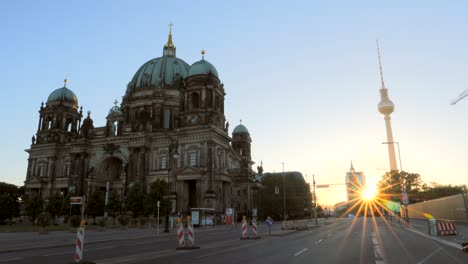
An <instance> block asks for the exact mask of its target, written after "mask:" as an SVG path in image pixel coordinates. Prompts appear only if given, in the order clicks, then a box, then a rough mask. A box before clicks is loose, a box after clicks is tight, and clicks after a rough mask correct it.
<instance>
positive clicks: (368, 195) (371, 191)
mask: <svg viewBox="0 0 468 264" xmlns="http://www.w3.org/2000/svg"><path fill="white" fill-rule="evenodd" d="M361 196H362V199H364V200H366V201H371V200H374V198H375V196H377V188H370V187H369V186H368V187H367V188H366V189H365V190H363V191H362V192H361Z"/></svg>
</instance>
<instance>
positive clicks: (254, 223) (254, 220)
mask: <svg viewBox="0 0 468 264" xmlns="http://www.w3.org/2000/svg"><path fill="white" fill-rule="evenodd" d="M257 234H258V233H257V220H256V219H255V218H254V219H252V237H251V238H252V239H259V238H260V237H259V236H258V235H257Z"/></svg>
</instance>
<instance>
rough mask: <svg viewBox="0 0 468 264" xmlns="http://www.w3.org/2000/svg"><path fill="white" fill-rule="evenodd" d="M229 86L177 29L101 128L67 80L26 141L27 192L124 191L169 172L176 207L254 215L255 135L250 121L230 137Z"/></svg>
mask: <svg viewBox="0 0 468 264" xmlns="http://www.w3.org/2000/svg"><path fill="white" fill-rule="evenodd" d="M202 55H204V51H202ZM225 95H226V91H225V88H224V85H223V83H222V82H221V81H220V79H219V76H218V72H217V71H216V68H215V67H214V66H213V65H212V64H211V63H209V62H208V61H207V60H205V59H204V58H202V60H200V61H197V62H195V63H193V64H192V65H189V64H187V63H186V62H185V61H183V60H182V59H180V58H177V57H176V47H175V45H174V43H173V41H172V30H170V31H169V36H168V40H167V43H166V44H165V45H164V47H163V55H162V57H158V58H154V59H151V60H149V61H148V62H146V63H145V64H143V65H142V66H141V67H140V68H139V69H138V70H137V71H136V73H135V75H134V76H133V78H132V80H131V81H130V83H129V84H128V85H127V89H126V91H125V94H124V96H123V98H122V102H121V103H120V105H119V103H118V102H117V101H116V102H115V105H114V106H113V107H112V108H111V109H110V110H109V114H108V115H107V117H106V125H105V126H103V127H94V125H93V119H92V118H91V113H90V112H89V111H88V113H87V116H86V117H85V118H83V117H84V116H83V110H82V107H79V105H78V98H77V96H76V95H75V94H74V93H73V91H72V90H70V88H69V87H67V82H66V80H65V84H64V87H62V88H59V89H56V90H55V91H53V92H52V93H51V94H50V95H49V97H48V98H47V102H46V103H45V104H44V103H41V106H40V109H39V124H38V127H37V133H36V134H35V135H34V136H33V138H32V145H31V147H30V148H29V149H27V150H26V151H27V152H28V153H29V159H28V168H27V175H26V181H25V187H26V193H27V194H38V195H41V196H42V197H43V198H47V197H48V196H49V195H51V194H53V193H54V192H60V193H62V194H67V193H72V194H73V195H77V196H81V195H89V194H90V193H91V192H93V191H95V190H101V191H104V192H105V191H106V190H107V191H117V192H119V193H120V194H121V195H123V196H125V195H126V193H127V192H128V191H129V188H131V186H132V185H133V184H139V185H140V186H141V187H142V188H143V190H144V191H145V192H149V189H150V185H151V183H152V182H154V181H156V180H157V179H161V180H164V181H167V182H168V183H169V188H168V189H169V190H170V195H169V197H170V198H169V199H170V201H171V208H172V209H171V210H172V213H175V212H176V211H177V212H181V213H188V212H189V211H190V209H191V208H211V209H214V211H215V212H216V213H220V214H222V213H224V212H225V211H226V209H227V208H234V209H235V210H236V211H237V212H238V213H239V214H248V213H249V212H251V210H252V209H253V208H255V207H256V206H255V200H256V196H257V190H258V188H259V183H258V182H256V181H255V180H254V179H255V173H254V171H253V170H252V165H253V164H254V162H253V161H252V158H251V142H252V140H251V137H250V134H249V131H248V129H247V128H246V127H245V126H244V125H242V124H239V125H238V126H237V127H235V128H234V130H233V132H232V137H230V136H229V122H227V121H226V117H225V115H224V99H225ZM259 170H262V168H261V167H259Z"/></svg>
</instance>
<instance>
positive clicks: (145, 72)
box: [127, 32, 190, 93]
mask: <svg viewBox="0 0 468 264" xmlns="http://www.w3.org/2000/svg"><path fill="white" fill-rule="evenodd" d="M189 69H190V65H188V64H187V63H186V62H185V61H183V60H181V59H179V58H177V57H176V47H175V46H174V43H173V42H172V32H169V36H168V39H167V43H166V45H164V47H163V56H162V57H159V58H155V59H152V60H149V61H148V62H146V63H145V64H143V66H141V67H140V69H138V71H137V72H136V73H135V75H134V76H133V78H132V81H131V82H130V83H129V84H128V86H127V93H129V92H132V91H135V90H137V89H148V88H152V87H160V88H162V87H164V86H165V85H173V83H174V81H176V80H180V79H185V77H187V74H188V71H189Z"/></svg>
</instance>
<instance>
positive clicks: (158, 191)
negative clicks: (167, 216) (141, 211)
mask: <svg viewBox="0 0 468 264" xmlns="http://www.w3.org/2000/svg"><path fill="white" fill-rule="evenodd" d="M150 188H151V189H150V193H149V194H148V195H147V196H146V198H147V201H146V203H145V206H146V207H145V211H146V214H147V215H150V214H154V215H156V214H157V211H158V201H159V202H160V205H159V206H160V207H159V210H160V213H165V212H164V211H165V210H162V208H166V206H168V202H167V199H165V196H166V194H167V183H166V181H163V180H160V179H157V180H156V181H155V182H153V183H152V184H151V186H150Z"/></svg>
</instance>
